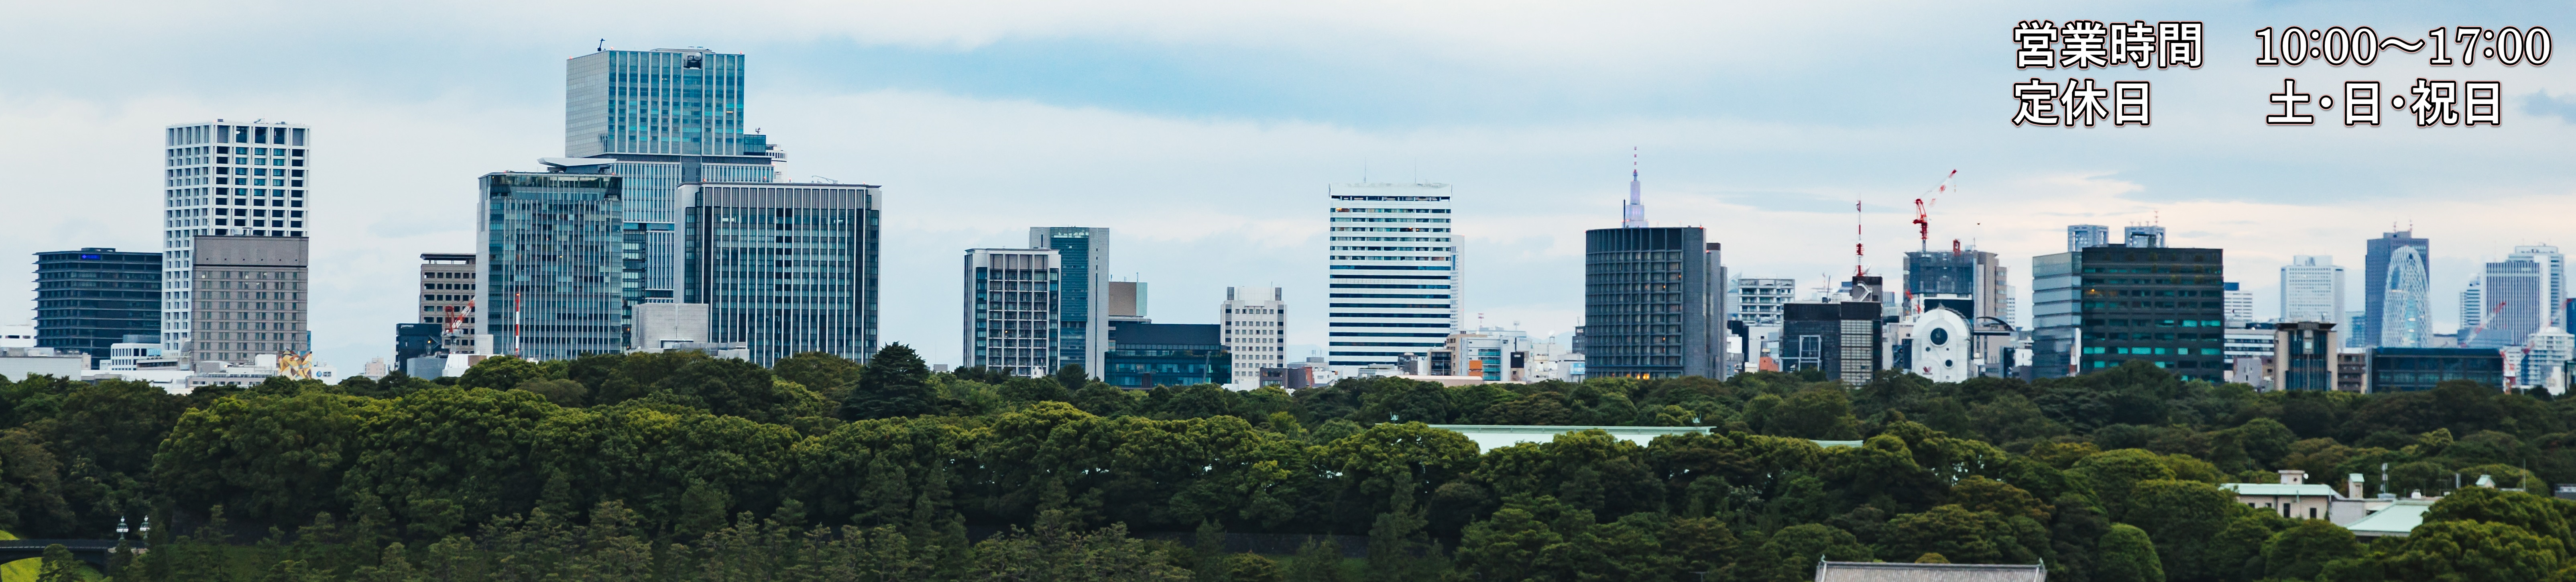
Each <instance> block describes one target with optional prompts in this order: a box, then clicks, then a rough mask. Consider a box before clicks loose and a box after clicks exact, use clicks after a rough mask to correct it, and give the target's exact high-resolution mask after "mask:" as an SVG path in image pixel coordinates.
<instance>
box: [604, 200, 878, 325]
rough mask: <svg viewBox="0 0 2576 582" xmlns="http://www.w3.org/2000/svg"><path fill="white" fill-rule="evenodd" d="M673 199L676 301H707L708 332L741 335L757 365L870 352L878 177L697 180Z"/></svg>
mask: <svg viewBox="0 0 2576 582" xmlns="http://www.w3.org/2000/svg"><path fill="white" fill-rule="evenodd" d="M680 199H681V203H682V204H683V207H684V208H685V211H684V212H683V216H682V228H681V231H682V232H681V236H682V238H683V239H684V240H686V241H688V249H687V251H686V252H684V253H683V254H682V262H683V264H685V265H686V269H687V274H686V275H685V276H683V277H682V287H683V288H684V289H685V292H684V293H682V296H681V297H680V301H681V302H683V303H699V304H706V305H707V306H708V307H707V313H708V317H709V321H708V324H707V332H708V334H709V335H710V336H712V337H711V338H709V339H708V340H707V341H711V342H715V343H719V344H723V343H737V342H738V343H744V344H747V346H746V347H748V349H750V354H749V356H750V358H749V359H750V360H751V361H753V362H758V363H760V364H761V365H764V366H766V365H769V364H770V363H772V362H776V361H778V359H779V358H784V357H788V356H792V355H796V354H801V353H805V352H824V353H829V354H834V355H838V356H841V357H844V358H849V359H852V360H858V361H866V360H867V359H868V358H869V357H871V356H874V355H876V350H877V297H878V293H877V269H878V265H879V263H878V258H877V255H878V250H877V249H878V246H877V223H878V215H877V213H878V211H879V209H881V208H882V206H881V205H882V203H883V201H884V195H883V194H882V193H881V192H879V190H878V187H877V186H872V185H867V184H822V183H770V182H756V183H739V184H738V183H719V182H704V183H695V184H684V185H681V186H680ZM629 233H630V234H631V233H632V231H631V230H630V231H629ZM646 301H655V298H651V297H649V296H648V297H647V298H646Z"/></svg>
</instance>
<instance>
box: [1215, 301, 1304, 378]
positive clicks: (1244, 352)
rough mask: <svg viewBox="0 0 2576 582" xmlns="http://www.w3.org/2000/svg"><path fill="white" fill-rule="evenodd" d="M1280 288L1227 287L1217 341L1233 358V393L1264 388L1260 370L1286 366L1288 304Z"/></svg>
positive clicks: (1219, 309)
mask: <svg viewBox="0 0 2576 582" xmlns="http://www.w3.org/2000/svg"><path fill="white" fill-rule="evenodd" d="M1286 299H1287V294H1286V292H1284V291H1281V290H1280V289H1279V288H1278V287H1227V288H1225V303H1224V304H1223V305H1221V306H1220V307H1219V308H1218V311H1219V312H1221V313H1220V314H1219V315H1218V318H1217V321H1218V327H1219V330H1218V341H1220V342H1223V343H1224V344H1225V351H1226V353H1229V354H1233V355H1234V381H1232V382H1229V383H1227V384H1226V388H1228V389H1233V390H1251V389H1254V388H1260V387H1261V369H1262V368H1278V367H1282V366H1284V365H1285V364H1286V363H1287V357H1288V356H1287V353H1286V352H1287V350H1288V346H1287V343H1288V302H1287V301H1286Z"/></svg>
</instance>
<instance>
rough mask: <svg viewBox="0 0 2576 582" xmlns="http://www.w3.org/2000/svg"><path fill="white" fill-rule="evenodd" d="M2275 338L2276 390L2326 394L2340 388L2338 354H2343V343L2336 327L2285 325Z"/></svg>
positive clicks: (2282, 325)
mask: <svg viewBox="0 0 2576 582" xmlns="http://www.w3.org/2000/svg"><path fill="white" fill-rule="evenodd" d="M2272 337H2273V347H2272V361H2273V367H2274V372H2273V376H2272V382H2271V385H2272V388H2273V389H2276V390H2292V391H2299V390H2306V391H2327V390H2334V389H2335V388H2336V386H2338V385H2340V384H2341V381H2340V379H2339V378H2338V376H2337V374H2338V371H2339V368H2338V362H2337V361H2336V359H2335V354H2336V353H2338V352H2341V351H2342V348H2341V347H2342V346H2343V340H2342V338H2341V337H2339V335H2338V334H2336V333H2335V324H2333V323H2320V322H2312V321H2302V322H2291V323H2282V324H2281V325H2280V326H2279V327H2278V328H2276V329H2274V330H2273V336H2272Z"/></svg>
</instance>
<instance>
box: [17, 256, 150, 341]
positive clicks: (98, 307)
mask: <svg viewBox="0 0 2576 582" xmlns="http://www.w3.org/2000/svg"><path fill="white" fill-rule="evenodd" d="M161 260H162V259H161V253H133V252H117V250H116V249H112V248H100V247H92V248H84V249H80V250H77V251H54V252H43V253H36V330H35V331H36V343H35V345H36V346H42V347H48V348H54V349H56V350H63V351H77V352H80V353H84V354H88V355H89V356H90V357H92V358H106V357H107V356H108V350H109V349H111V348H113V347H114V346H115V344H116V343H118V342H121V341H124V340H125V336H128V335H133V334H147V335H152V336H153V337H155V338H158V337H160V336H159V334H160V333H161V304H160V296H161V275H160V273H159V271H160V270H161V268H160V264H161Z"/></svg>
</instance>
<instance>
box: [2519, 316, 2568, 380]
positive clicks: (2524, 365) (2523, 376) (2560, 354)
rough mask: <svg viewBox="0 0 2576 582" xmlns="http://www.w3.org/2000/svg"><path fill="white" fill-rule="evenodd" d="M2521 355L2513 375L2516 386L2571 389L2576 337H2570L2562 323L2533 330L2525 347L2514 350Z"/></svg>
mask: <svg viewBox="0 0 2576 582" xmlns="http://www.w3.org/2000/svg"><path fill="white" fill-rule="evenodd" d="M2513 352H2516V353H2515V354H2514V355H2515V356H2518V357H2520V358H2521V360H2522V361H2520V362H2517V364H2518V365H2516V366H2515V367H2514V368H2515V371H2517V372H2519V373H2518V374H2515V375H2514V377H2513V384H2514V387H2515V388H2517V389H2522V390H2530V389H2535V388H2538V389H2545V390H2548V391H2549V393H2550V394H2564V393H2566V392H2567V363H2568V361H2569V360H2570V359H2571V357H2570V356H2571V354H2576V336H2569V335H2568V334H2567V332H2566V331H2564V330H2560V329H2558V326H2554V325H2553V326H2549V327H2543V328H2540V331H2536V332H2532V333H2531V336H2530V338H2529V339H2528V340H2526V341H2525V342H2524V343H2523V345H2522V346H2521V349H2518V350H2513Z"/></svg>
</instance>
